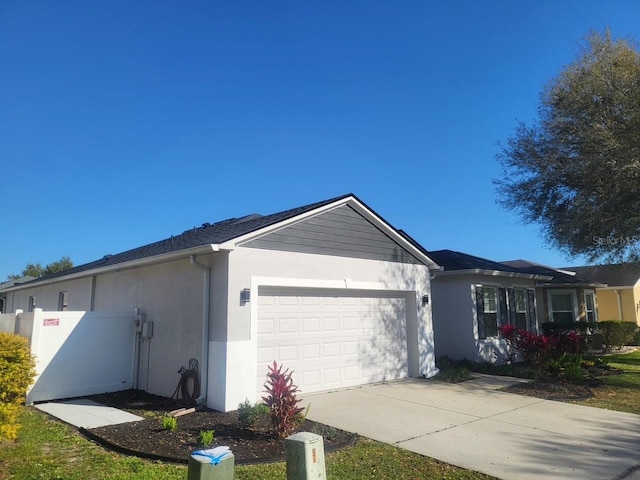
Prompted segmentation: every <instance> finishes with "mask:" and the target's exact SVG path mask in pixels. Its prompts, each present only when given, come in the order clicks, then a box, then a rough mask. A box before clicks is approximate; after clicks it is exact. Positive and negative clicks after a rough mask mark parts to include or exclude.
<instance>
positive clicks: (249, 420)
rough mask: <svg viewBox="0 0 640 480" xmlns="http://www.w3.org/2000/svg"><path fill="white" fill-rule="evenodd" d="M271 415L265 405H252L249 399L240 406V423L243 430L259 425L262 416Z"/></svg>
mask: <svg viewBox="0 0 640 480" xmlns="http://www.w3.org/2000/svg"><path fill="white" fill-rule="evenodd" d="M264 413H269V407H267V406H266V405H265V404H264V403H256V404H254V405H252V404H251V402H250V401H249V399H246V400H245V401H244V402H242V403H240V404H238V423H239V424H240V427H241V428H251V427H253V426H255V424H256V423H258V420H259V419H260V415H262V414H264Z"/></svg>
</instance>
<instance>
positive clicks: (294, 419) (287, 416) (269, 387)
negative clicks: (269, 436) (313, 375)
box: [262, 360, 304, 438]
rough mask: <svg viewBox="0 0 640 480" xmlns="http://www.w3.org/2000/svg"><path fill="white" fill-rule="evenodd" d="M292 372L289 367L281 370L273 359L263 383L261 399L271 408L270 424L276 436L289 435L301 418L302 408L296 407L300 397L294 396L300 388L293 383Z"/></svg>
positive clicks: (283, 436)
mask: <svg viewBox="0 0 640 480" xmlns="http://www.w3.org/2000/svg"><path fill="white" fill-rule="evenodd" d="M292 373H293V372H290V371H289V369H286V370H284V371H283V370H282V365H280V366H278V364H277V363H276V362H275V360H274V362H273V365H270V366H269V372H268V373H267V382H266V383H265V385H264V386H265V391H266V393H267V395H266V396H264V397H262V400H263V401H264V403H265V404H266V405H267V407H269V409H270V410H271V424H272V425H273V432H274V433H275V434H276V435H277V436H278V438H285V437H287V436H288V435H290V434H291V433H292V432H293V431H294V430H295V429H296V427H297V426H298V425H299V423H300V421H301V420H302V415H301V414H302V411H303V410H304V409H303V408H301V407H298V403H300V399H298V398H297V397H296V394H297V393H298V392H299V391H300V390H299V389H298V387H297V386H296V385H294V384H293V379H292V378H291V374H292Z"/></svg>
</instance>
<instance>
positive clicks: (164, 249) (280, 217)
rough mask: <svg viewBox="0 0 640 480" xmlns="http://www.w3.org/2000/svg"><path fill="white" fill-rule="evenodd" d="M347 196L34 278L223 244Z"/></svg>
mask: <svg viewBox="0 0 640 480" xmlns="http://www.w3.org/2000/svg"><path fill="white" fill-rule="evenodd" d="M348 197H353V198H356V199H357V197H356V196H355V195H353V194H346V195H341V196H339V197H335V198H331V199H329V200H323V201H321V202H316V203H312V204H309V205H305V206H302V207H297V208H293V209H290V210H285V211H283V212H278V213H274V214H271V215H265V216H263V215H259V214H256V213H254V214H251V215H247V216H244V217H240V218H230V219H227V220H223V221H220V222H216V223H212V224H210V223H203V224H202V226H201V227H194V228H192V229H189V230H185V231H184V232H183V233H181V234H180V235H175V236H173V235H172V236H171V237H169V238H165V239H164V240H160V241H158V242H154V243H150V244H148V245H144V246H142V247H137V248H134V249H132V250H127V251H126V252H121V253H117V254H115V255H105V256H104V257H102V258H101V259H99V260H95V261H93V262H89V263H85V264H83V265H79V266H77V267H73V268H70V269H68V270H64V271H62V272H58V273H54V274H51V275H47V276H45V277H41V278H38V279H37V280H35V281H40V280H47V279H52V278H56V277H62V276H66V275H72V274H75V273H80V272H84V271H88V270H93V269H96V268H102V267H109V266H112V265H117V264H120V263H125V262H130V261H134V260H140V259H143V258H147V257H153V256H156V255H162V254H167V253H172V252H177V251H180V250H187V249H190V248H195V247H199V246H204V245H209V244H219V243H223V242H226V241H228V240H232V239H234V238H238V237H241V236H243V235H246V234H248V233H251V232H255V231H257V230H260V229H262V228H265V227H268V226H271V225H274V224H276V223H279V222H282V221H285V220H288V219H290V218H293V217H296V216H298V215H302V214H304V213H307V212H310V211H312V210H315V209H317V208H321V207H323V206H325V205H329V204H331V203H334V202H337V201H339V200H343V199H345V198H348ZM358 201H359V200H358ZM30 283H31V282H30Z"/></svg>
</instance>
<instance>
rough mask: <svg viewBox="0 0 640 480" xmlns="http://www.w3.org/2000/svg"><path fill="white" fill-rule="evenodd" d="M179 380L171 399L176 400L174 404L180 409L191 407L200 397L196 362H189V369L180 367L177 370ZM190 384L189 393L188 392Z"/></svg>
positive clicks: (193, 360) (192, 360)
mask: <svg viewBox="0 0 640 480" xmlns="http://www.w3.org/2000/svg"><path fill="white" fill-rule="evenodd" d="M178 373H179V374H180V380H179V381H178V385H176V389H175V391H174V392H173V395H171V398H174V397H175V399H176V403H177V404H178V405H180V406H181V407H185V406H189V407H191V406H193V405H195V403H196V399H197V398H198V397H200V379H199V378H198V360H196V359H195V358H192V359H191V360H189V368H186V369H185V368H184V367H180V370H178ZM189 384H191V391H190V390H189Z"/></svg>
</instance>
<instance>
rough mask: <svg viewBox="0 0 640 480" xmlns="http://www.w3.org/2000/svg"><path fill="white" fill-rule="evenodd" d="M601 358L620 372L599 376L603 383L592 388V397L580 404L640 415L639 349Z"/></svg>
mask: <svg viewBox="0 0 640 480" xmlns="http://www.w3.org/2000/svg"><path fill="white" fill-rule="evenodd" d="M601 358H603V359H604V360H605V361H606V362H607V364H608V365H609V366H611V367H615V368H617V369H619V370H621V371H622V373H621V374H619V375H606V376H602V377H600V379H601V380H602V381H603V382H604V385H603V386H601V387H594V388H592V389H591V390H592V391H593V393H594V397H593V398H590V399H589V400H585V401H583V402H580V404H581V405H589V406H591V407H598V408H606V409H609V410H618V411H620V412H628V413H635V414H637V415H640V350H636V351H635V352H633V353H626V354H621V355H608V356H606V357H601Z"/></svg>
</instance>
